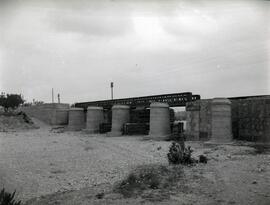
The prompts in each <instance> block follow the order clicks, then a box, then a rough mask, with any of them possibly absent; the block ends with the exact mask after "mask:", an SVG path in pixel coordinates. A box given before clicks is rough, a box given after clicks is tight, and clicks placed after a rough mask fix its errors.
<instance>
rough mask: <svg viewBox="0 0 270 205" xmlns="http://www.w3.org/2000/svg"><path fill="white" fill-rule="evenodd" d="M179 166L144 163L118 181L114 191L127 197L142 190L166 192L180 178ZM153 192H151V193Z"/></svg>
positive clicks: (140, 192) (180, 170) (181, 172)
mask: <svg viewBox="0 0 270 205" xmlns="http://www.w3.org/2000/svg"><path fill="white" fill-rule="evenodd" d="M182 176H183V171H182V168H181V167H180V166H163V165H144V166H140V167H138V168H136V169H135V170H134V171H132V172H131V173H130V174H129V175H128V176H127V178H126V179H124V180H123V181H121V182H120V183H118V184H117V185H116V186H115V188H114V191H115V192H118V193H121V194H122V195H123V196H124V197H126V198H129V197H133V196H137V195H141V194H143V192H144V191H155V190H156V191H161V192H163V193H164V192H168V191H169V190H170V189H171V188H173V187H174V186H175V185H176V184H177V182H178V181H179V180H180V179H181V178H182ZM151 194H153V193H151Z"/></svg>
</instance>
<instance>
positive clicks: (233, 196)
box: [0, 121, 270, 205]
mask: <svg viewBox="0 0 270 205" xmlns="http://www.w3.org/2000/svg"><path fill="white" fill-rule="evenodd" d="M35 123H36V124H38V125H39V127H40V129H34V130H28V131H26V130H24V131H17V132H0V186H1V187H2V186H5V187H6V188H7V189H8V190H10V191H13V190H14V189H16V190H17V193H18V198H20V199H22V200H23V201H26V200H29V199H31V198H34V197H40V196H43V195H49V194H53V193H55V192H58V193H60V192H64V193H66V191H69V190H81V192H80V193H82V192H87V191H85V187H100V185H102V184H113V183H115V182H117V181H119V180H121V179H123V177H125V176H126V174H127V173H128V172H129V171H130V170H131V169H132V168H134V167H135V166H137V165H142V164H149V163H159V164H167V163H168V162H167V157H166V154H167V151H168V148H169V145H170V142H164V141H151V140H147V141H145V140H143V137H140V136H137V137H134V136H132V137H127V136H123V137H106V135H89V134H84V133H83V132H64V133H61V132H60V133H57V129H56V130H51V127H49V126H47V125H45V124H43V123H41V122H39V121H35ZM187 144H189V145H191V146H192V148H193V149H194V150H195V152H194V156H195V157H196V156H198V155H199V154H205V155H207V157H208V158H209V162H208V163H207V164H198V165H196V166H193V167H184V172H185V177H186V180H185V184H186V186H187V187H188V188H187V189H186V191H185V192H181V191H179V192H175V193H172V195H171V197H170V199H169V201H165V202H160V203H164V204H265V205H266V204H270V155H269V152H265V153H261V154H257V153H256V149H254V148H252V147H249V146H239V145H237V144H233V145H223V146H209V145H207V146H206V145H203V143H196V142H188V143H187ZM94 192H95V191H94ZM72 193H73V194H75V195H76V193H79V192H76V191H74V192H72ZM91 193H92V194H93V191H92V192H91ZM87 194H89V193H87ZM60 195H61V194H60ZM76 196H77V197H78V196H80V195H76ZM41 198H43V197H41ZM45 198H46V197H45ZM65 198H68V197H65ZM57 201H58V202H57V203H55V204H76V203H68V202H67V201H66V202H61V200H60V202H59V200H58V199H57ZM118 202H119V201H117V200H116V201H115V200H114V203H113V202H112V201H111V203H110V204H120V202H119V203H118ZM133 202H134V201H133ZM137 202H138V203H142V201H136V203H137ZM91 203H92V204H95V203H94V202H93V201H92V202H91ZM91 203H90V204H91ZM106 203H107V202H106V201H104V203H103V202H102V201H101V202H99V203H96V204H106ZM121 203H123V204H126V203H128V201H124V202H123V201H121ZM134 203H135V202H134ZM134 203H132V201H129V204H134ZM32 204H38V203H32ZM44 204H47V203H44ZM82 204H83V203H82ZM85 204H89V202H86V203H85ZM154 204H155V203H154Z"/></svg>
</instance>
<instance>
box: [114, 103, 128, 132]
mask: <svg viewBox="0 0 270 205" xmlns="http://www.w3.org/2000/svg"><path fill="white" fill-rule="evenodd" d="M129 121H130V107H129V106H127V105H114V106H113V107H112V131H111V136H120V135H122V133H123V126H124V124H125V123H128V122H129Z"/></svg>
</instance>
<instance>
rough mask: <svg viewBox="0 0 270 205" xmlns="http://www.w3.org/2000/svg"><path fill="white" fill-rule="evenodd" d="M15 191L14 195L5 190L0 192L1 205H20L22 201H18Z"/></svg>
mask: <svg viewBox="0 0 270 205" xmlns="http://www.w3.org/2000/svg"><path fill="white" fill-rule="evenodd" d="M15 193H16V191H14V192H13V193H12V194H11V193H9V192H7V191H6V190H5V189H4V188H3V189H2V190H1V192H0V205H20V204H21V201H16V200H15V199H14V198H15Z"/></svg>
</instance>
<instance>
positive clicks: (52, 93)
mask: <svg viewBox="0 0 270 205" xmlns="http://www.w3.org/2000/svg"><path fill="white" fill-rule="evenodd" d="M52 103H54V93H53V88H52Z"/></svg>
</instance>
